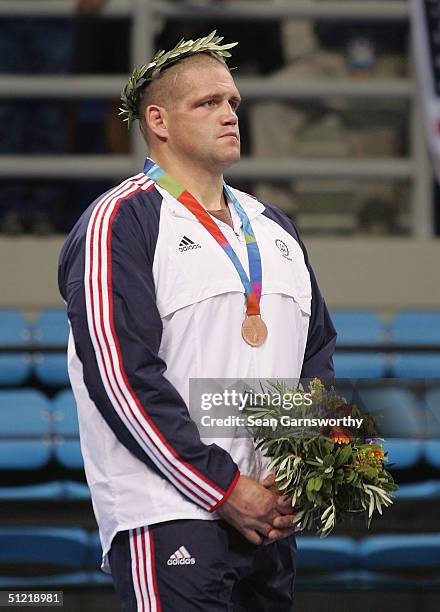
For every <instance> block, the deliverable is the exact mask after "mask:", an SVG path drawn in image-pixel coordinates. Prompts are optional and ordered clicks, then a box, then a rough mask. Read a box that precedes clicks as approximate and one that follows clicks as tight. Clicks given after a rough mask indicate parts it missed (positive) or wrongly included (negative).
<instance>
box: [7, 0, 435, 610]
mask: <svg viewBox="0 0 440 612" xmlns="http://www.w3.org/2000/svg"><path fill="white" fill-rule="evenodd" d="M439 24H440V0H415V1H414V2H408V1H407V0H381V1H375V0H339V1H333V0H308V1H307V0H265V1H264V2H261V1H260V2H258V1H252V0H237V1H236V0H216V1H214V0H199V1H197V2H190V1H188V2H186V1H182V0H173V1H152V0H108V1H106V0H0V275H1V278H2V291H1V293H0V415H1V418H0V499H1V504H0V589H6V588H8V587H13V588H16V589H24V588H29V589H31V588H32V589H38V588H46V587H47V588H51V589H63V590H64V595H65V596H64V607H65V608H66V609H67V610H69V611H70V610H72V611H73V610H75V611H76V610H79V609H80V608H81V610H83V612H86V611H89V610H90V611H93V612H95V611H98V610H116V609H117V608H116V602H115V598H114V595H113V589H112V586H111V582H110V581H109V580H108V577H106V576H105V575H104V574H102V573H101V572H100V571H99V563H100V552H101V551H100V546H99V540H98V537H97V533H96V523H95V520H94V517H93V511H92V507H91V502H90V496H89V492H88V488H87V485H86V484H85V477H84V472H83V468H82V459H81V453H80V448H79V441H78V426H77V421H76V409H75V404H74V401H73V397H72V394H71V392H70V390H69V387H68V377H67V370H66V358H65V346H66V342H67V333H68V332H67V321H66V316H65V313H64V309H63V304H62V301H61V298H60V296H59V294H58V290H57V281H56V275H57V259H58V254H59V251H60V249H61V245H62V243H63V241H64V239H65V236H66V234H67V233H68V232H69V230H70V229H71V228H72V226H73V224H74V223H75V221H76V219H77V218H78V217H79V216H80V215H81V213H82V212H83V211H84V210H85V208H86V207H87V206H88V205H89V204H90V202H92V201H93V200H94V199H95V198H96V197H97V196H98V195H100V194H101V193H102V192H103V191H105V190H107V189H108V188H110V187H112V186H114V185H115V184H117V183H118V182H119V181H120V180H121V179H122V178H125V177H127V176H130V175H132V174H134V173H137V172H139V171H140V170H141V169H142V166H143V161H144V158H145V155H146V150H145V145H144V143H143V141H142V139H141V138H140V136H139V135H138V134H137V130H136V129H134V130H132V132H133V133H132V134H128V132H127V129H126V126H125V124H122V122H121V121H120V118H119V117H118V115H117V113H118V107H119V92H120V90H121V89H122V87H123V85H124V84H125V82H126V80H127V77H128V73H129V71H131V69H132V67H133V66H135V65H140V64H142V63H145V62H146V61H148V59H149V58H150V57H151V55H152V53H153V50H154V49H156V48H170V47H171V46H174V45H175V44H176V43H177V42H178V40H179V39H180V38H181V37H190V38H196V37H198V36H204V35H205V34H207V33H209V32H210V31H211V30H212V29H217V31H218V33H219V34H221V35H223V36H224V37H225V41H226V42H229V41H235V40H238V41H240V44H239V46H238V47H237V49H236V50H234V53H233V58H232V60H231V61H230V65H232V66H237V69H236V70H235V71H234V78H235V79H236V82H237V84H238V87H239V89H240V91H241V93H242V96H243V98H244V102H243V104H242V106H241V107H240V113H239V118H240V126H241V133H242V142H243V149H242V160H241V162H240V163H239V164H237V165H236V166H235V167H234V168H231V170H230V172H229V174H228V175H227V179H228V180H229V182H231V183H232V184H233V185H234V186H236V187H238V188H241V189H244V190H246V191H250V192H251V193H254V194H256V195H257V196H258V197H260V198H261V199H263V200H266V201H269V202H271V203H273V204H275V205H277V206H279V207H281V208H283V209H284V210H285V212H286V213H287V214H288V215H289V216H290V217H291V218H292V219H293V220H294V221H295V223H296V224H297V225H298V227H299V230H300V232H301V234H302V237H303V238H304V240H305V242H306V245H307V248H308V251H309V255H310V258H311V262H312V265H313V267H314V269H315V272H316V274H317V277H318V280H319V284H320V287H321V290H322V292H323V294H324V296H325V298H326V300H327V303H328V305H329V307H330V310H331V312H332V314H333V318H334V322H335V326H336V328H337V331H338V334H339V337H338V349H337V354H336V358H335V365H336V375H337V377H338V378H340V379H344V385H343V388H344V389H345V391H346V392H350V393H351V392H352V389H353V386H354V387H355V390H356V394H357V397H361V398H362V400H364V401H365V402H368V401H369V402H372V405H373V407H374V409H376V410H378V411H381V412H382V413H384V414H385V415H387V418H388V420H389V423H391V433H390V434H389V439H388V441H387V450H388V451H389V458H390V462H392V463H393V465H392V472H393V474H394V476H395V478H396V480H397V481H398V482H399V483H401V485H402V486H401V489H400V491H399V493H398V494H397V497H396V501H395V504H394V507H393V508H392V509H390V510H389V511H388V512H387V513H386V516H384V518H383V519H382V520H381V521H377V522H376V523H375V524H373V526H372V528H371V529H370V531H367V530H366V529H364V528H363V527H362V526H361V525H344V526H343V527H341V528H339V529H338V531H337V533H336V534H335V535H332V536H330V537H329V538H328V539H325V540H319V539H317V538H314V537H311V536H310V535H308V534H304V535H299V536H298V548H299V552H298V574H297V587H296V607H295V610H296V611H299V612H302V611H307V612H309V611H311V612H313V611H314V610H320V611H329V612H330V611H332V612H333V611H335V612H336V611H337V612H342V611H345V610H353V611H358V610H359V611H362V612H363V611H364V610H367V609H371V608H372V607H373V606H374V607H375V608H376V609H379V610H382V609H387V610H388V611H393V610H399V611H400V612H402V611H405V612H407V611H408V612H410V611H413V610H414V611H415V610H417V612H425V611H426V612H428V611H429V612H431V611H434V610H438V609H440V528H439V521H438V517H439V515H440V440H439V437H440V436H439V434H440V282H439V281H440V274H439V261H440V242H439V233H440V191H439V189H438V186H437V179H436V176H435V175H436V171H437V169H438V168H440V164H439V163H438V159H437V149H436V138H437V136H438V134H439V133H440V112H439V113H438V117H439V119H437V118H436V109H437V107H440V103H438V100H437V94H438V91H437V90H438V87H437V80H436V74H437V70H439V69H440V55H439V56H437V55H436V46H437V45H439V44H440V27H439ZM432 109H434V111H435V112H433V113H432V112H431V111H432ZM430 113H431V114H430ZM429 149H430V150H431V153H430V151H429ZM348 383H350V384H348ZM347 389H348V391H347Z"/></svg>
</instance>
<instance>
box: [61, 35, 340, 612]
mask: <svg viewBox="0 0 440 612" xmlns="http://www.w3.org/2000/svg"><path fill="white" fill-rule="evenodd" d="M221 40H222V39H221V38H220V37H215V32H214V33H212V34H210V35H209V36H207V37H205V38H203V39H198V40H196V41H188V42H184V41H182V42H181V43H179V45H178V46H177V47H176V48H175V49H173V50H171V51H170V52H168V53H165V52H160V53H159V54H157V55H156V56H155V58H154V61H153V62H152V63H151V64H149V65H148V66H143V67H141V68H140V69H139V70H136V71H134V73H133V75H132V77H131V78H130V81H129V83H128V84H127V86H126V88H125V89H124V92H123V96H122V100H123V109H122V114H123V115H125V117H126V119H128V121H129V124H130V123H131V122H132V121H133V120H134V118H139V120H140V128H141V130H142V133H143V135H144V137H145V139H146V141H147V143H148V148H149V153H150V157H149V158H148V159H147V162H146V164H145V168H144V172H143V173H139V174H137V175H135V176H134V177H132V178H130V179H127V180H126V181H123V182H122V183H121V184H120V185H119V186H118V187H116V188H115V189H113V190H111V191H109V192H108V193H106V194H104V195H103V196H102V197H101V198H98V200H97V201H96V202H94V203H93V204H92V205H91V206H90V207H89V208H88V209H87V211H86V212H85V213H84V215H83V216H82V217H81V219H80V220H79V221H78V223H77V225H76V226H75V228H74V229H73V231H72V233H71V235H70V236H69V238H68V239H67V242H66V243H65V245H64V247H63V250H62V253H61V259H60V269H59V280H60V289H61V293H62V295H63V297H64V299H65V300H66V302H67V307H68V316H69V320H70V324H71V329H72V332H71V336H70V341H69V355H68V361H69V373H70V378H71V382H72V387H73V390H74V393H75V397H76V401H77V406H78V415H79V425H80V434H81V445H82V452H83V455H84V463H85V470H86V475H87V480H88V483H89V486H90V489H91V493H92V499H93V505H94V510H95V514H96V518H97V522H98V525H99V529H100V536H101V542H102V546H103V569H104V570H105V571H109V566H110V569H111V573H112V576H113V580H114V584H115V588H116V592H117V595H118V598H119V602H120V605H121V609H122V610H127V611H128V610H129V611H133V610H162V611H180V610H182V611H183V610H184V611H185V612H192V611H196V610H200V611H204V612H205V611H217V610H218V611H220V610H221V611H225V610H237V611H238V610H252V611H253V612H256V611H257V610H262V611H263V610H264V611H270V610H277V611H285V612H287V611H290V610H291V608H292V597H293V580H294V572H295V550H296V547H295V540H294V536H293V529H292V521H293V519H294V516H293V514H292V508H291V506H290V502H289V500H286V499H284V498H283V497H282V496H280V495H278V494H277V493H276V492H273V491H272V489H271V487H273V484H274V476H273V475H271V474H268V472H267V469H266V468H267V465H268V459H267V458H264V457H263V456H262V454H261V453H260V452H257V451H256V450H255V447H254V443H253V441H252V439H251V438H250V437H248V438H233V437H231V438H229V439H225V438H219V439H217V440H215V442H216V443H213V440H212V439H207V440H206V441H204V440H201V439H200V436H199V432H198V429H197V427H196V425H195V423H194V421H193V420H191V418H190V415H189V412H188V394H189V392H188V387H189V385H188V382H189V379H190V378H193V379H194V378H195V379H201V378H234V379H236V378H240V377H241V378H245V377H254V378H257V377H261V378H265V379H266V378H282V377H289V378H298V377H299V376H300V374H302V375H303V376H305V377H309V376H315V375H316V376H321V377H323V378H328V377H329V376H332V373H333V366H332V352H333V349H334V343H335V332H334V329H333V326H332V324H331V321H330V319H329V316H328V312H327V309H326V306H325V304H324V302H323V300H322V297H321V295H320V293H319V289H318V287H317V284H316V281H315V278H314V276H313V273H312V271H311V269H310V268H309V265H308V260H307V254H306V252H305V249H304V247H303V245H302V243H301V242H300V239H299V237H298V234H297V232H296V229H295V228H294V226H293V225H292V223H291V222H290V221H289V220H288V218H287V217H286V216H285V215H284V214H283V213H281V212H280V211H278V210H277V209H275V208H273V207H271V206H268V205H267V206H265V205H263V204H261V203H260V202H258V201H257V200H255V199H254V198H253V197H251V196H249V195H247V194H245V193H242V192H240V191H238V190H236V189H232V188H230V187H229V186H228V185H226V184H224V182H223V172H224V170H225V169H226V168H228V167H229V166H230V165H231V164H233V163H234V162H236V161H238V159H239V157H240V136H239V129H238V119H237V114H236V112H237V108H238V106H239V104H240V94H239V92H238V90H237V88H236V86H235V83H234V81H233V79H232V76H231V74H230V72H229V70H228V68H227V65H226V63H225V59H224V58H225V57H227V56H228V55H229V53H228V51H227V49H228V48H230V47H232V46H234V45H223V46H221V45H220V44H219V43H220V42H221Z"/></svg>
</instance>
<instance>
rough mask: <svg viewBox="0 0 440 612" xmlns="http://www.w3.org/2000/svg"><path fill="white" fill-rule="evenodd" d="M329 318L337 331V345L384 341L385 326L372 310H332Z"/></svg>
mask: <svg viewBox="0 0 440 612" xmlns="http://www.w3.org/2000/svg"><path fill="white" fill-rule="evenodd" d="M331 318H332V321H333V325H334V326H335V328H336V331H337V332H338V346H341V348H342V345H343V344H380V343H382V342H385V339H386V331H385V326H384V324H383V322H382V320H381V319H380V318H379V316H378V315H377V314H376V312H374V311H373V310H332V311H331Z"/></svg>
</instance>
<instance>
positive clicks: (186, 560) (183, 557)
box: [167, 546, 196, 565]
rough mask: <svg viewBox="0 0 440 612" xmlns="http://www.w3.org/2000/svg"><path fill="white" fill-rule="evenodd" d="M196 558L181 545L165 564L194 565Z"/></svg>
mask: <svg viewBox="0 0 440 612" xmlns="http://www.w3.org/2000/svg"><path fill="white" fill-rule="evenodd" d="M195 562H196V560H195V559H194V557H191V555H190V554H189V552H188V551H187V550H186V548H185V547H184V546H181V547H180V548H178V549H177V550H176V552H175V553H173V554H172V555H171V557H170V558H169V559H168V561H167V565H194V564H195Z"/></svg>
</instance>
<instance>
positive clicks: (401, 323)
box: [391, 310, 440, 344]
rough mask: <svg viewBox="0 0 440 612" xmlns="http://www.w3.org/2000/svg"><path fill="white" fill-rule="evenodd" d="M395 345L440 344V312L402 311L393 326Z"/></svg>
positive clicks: (397, 315)
mask: <svg viewBox="0 0 440 612" xmlns="http://www.w3.org/2000/svg"><path fill="white" fill-rule="evenodd" d="M391 337H392V341H393V342H394V344H433V343H434V344H435V343H438V344H440V311H430V310H402V311H400V312H398V313H397V314H396V316H395V317H394V320H393V322H392V325H391Z"/></svg>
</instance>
